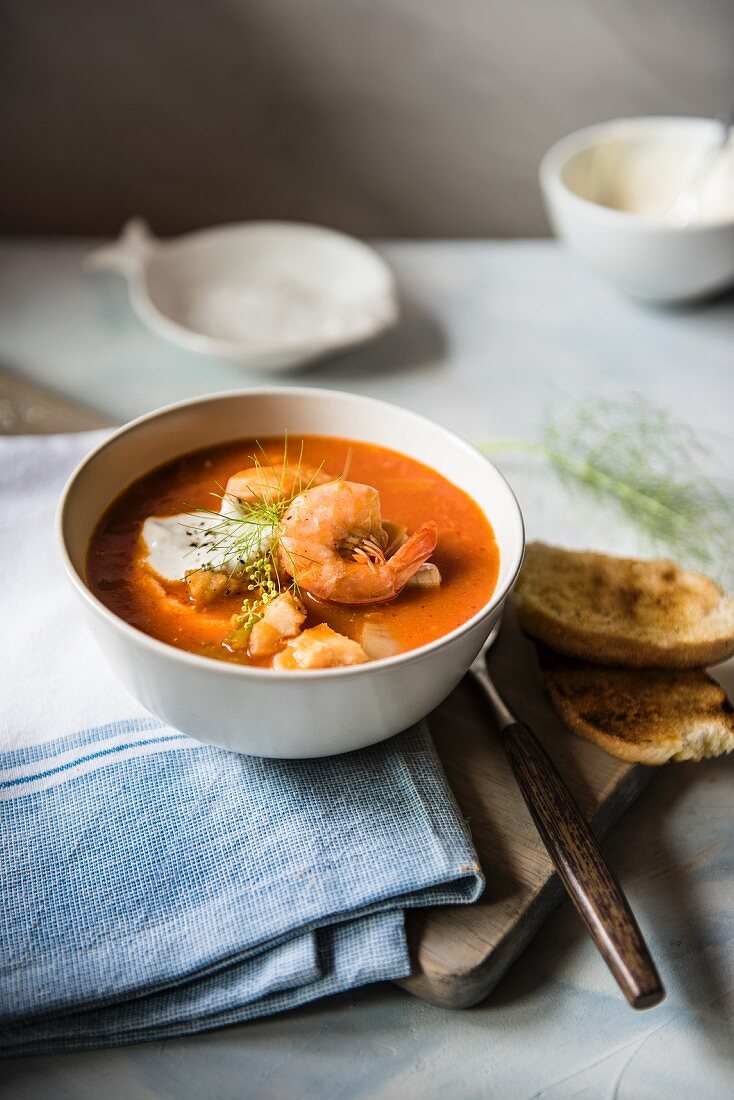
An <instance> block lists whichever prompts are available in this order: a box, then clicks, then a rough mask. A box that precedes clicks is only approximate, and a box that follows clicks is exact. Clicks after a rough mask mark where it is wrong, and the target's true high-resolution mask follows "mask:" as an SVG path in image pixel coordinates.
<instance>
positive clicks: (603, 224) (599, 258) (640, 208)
mask: <svg viewBox="0 0 734 1100" xmlns="http://www.w3.org/2000/svg"><path fill="white" fill-rule="evenodd" d="M720 138H721V127H720V125H719V124H718V123H717V122H715V121H713V120H712V119H700V118H633V119H616V120H614V121H613V122H604V123H601V124H600V125H598V126H590V127H588V128H587V129H585V130H579V131H577V132H576V133H574V134H571V135H570V136H569V137H566V138H563V139H562V140H561V141H559V142H558V143H557V144H556V145H554V146H553V147H552V148H551V149H550V150H549V152H548V153H546V155H545V157H544V158H543V161H542V163H541V166H540V183H541V188H542V191H543V196H544V199H545V204H546V209H547V212H548V217H549V219H550V222H551V225H552V226H553V229H554V230H555V232H556V233H557V234H558V236H559V237H561V238H562V239H563V240H564V241H566V243H567V244H568V245H569V247H570V248H571V249H572V250H573V251H574V252H575V253H576V254H577V255H578V256H580V257H581V259H582V260H585V261H586V263H588V264H589V266H590V267H592V268H594V269H595V270H596V271H598V272H600V273H601V274H602V275H605V276H606V277H607V278H608V279H609V280H610V281H611V282H612V283H614V284H615V286H617V287H618V288H619V289H620V290H622V291H623V292H625V293H626V294H629V295H631V296H633V297H635V298H640V299H642V300H645V301H649V302H658V303H673V302H683V301H687V300H692V299H696V298H701V297H705V296H707V295H710V294H713V293H715V292H717V291H720V290H723V289H724V288H725V287H727V286H728V285H729V284H730V283H732V282H733V281H734V155H732V153H731V151H729V152H727V154H726V155H725V157H724V158H723V159H722V160H721V161H720V162H719V163H718V164H717V166H716V171H715V173H714V174H713V175H712V178H711V182H710V185H709V186H710V187H712V188H718V189H719V191H725V192H726V194H725V195H723V196H719V197H723V198H724V199H725V200H726V201H725V202H724V204H723V205H724V207H725V209H724V212H723V213H721V214H717V215H714V216H713V217H709V218H708V219H707V220H706V221H702V222H694V223H691V224H675V222H674V221H672V220H671V219H670V217H669V211H670V208H671V207H672V206H673V204H674V203H675V200H676V197H677V195H678V194H679V193H680V192H681V190H683V189H684V188H685V187H686V185H687V184H689V182H690V180H691V178H692V175H693V172H694V171H695V169H696V166H697V165H698V164H700V163H701V158H702V156H703V155H705V151H706V150H707V149H710V148H711V147H712V146H713V145H714V144H715V143H716V142H717V141H718V140H720ZM641 188H644V189H645V192H646V194H644V195H643V194H642V191H641ZM633 192H635V193H636V196H637V209H636V210H635V211H634V212H633V211H631V210H630V209H628V208H625V209H615V208H614V207H613V206H610V205H605V203H608V202H609V201H610V196H613V197H612V198H611V201H616V199H618V198H620V197H621V198H622V200H623V201H622V205H623V206H625V207H629V206H630V205H635V199H634V197H633ZM709 197H711V196H709ZM726 207H728V209H726Z"/></svg>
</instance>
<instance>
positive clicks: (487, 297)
mask: <svg viewBox="0 0 734 1100" xmlns="http://www.w3.org/2000/svg"><path fill="white" fill-rule="evenodd" d="M90 243H91V242H80V241H73V242H68V241H67V242H48V241H39V242H30V243H29V242H5V243H4V244H2V245H1V246H0V279H1V281H2V290H1V293H0V365H2V366H5V367H8V368H10V369H12V370H14V371H16V372H18V373H20V374H23V375H25V376H26V377H28V378H31V379H33V380H35V381H38V382H42V383H45V384H46V385H49V386H54V387H56V388H57V389H60V390H62V391H63V392H65V393H67V394H70V395H73V396H75V397H77V398H80V399H82V400H84V401H85V402H87V403H88V404H90V405H94V406H97V407H98V408H100V409H103V410H105V411H107V412H108V413H110V414H112V415H113V416H114V417H116V418H120V419H122V418H128V417H130V416H133V415H135V414H138V413H141V412H143V411H146V410H149V409H151V408H154V407H156V406H158V405H161V404H164V403H167V402H169V401H173V400H176V399H178V398H183V397H187V396H190V395H195V394H199V393H204V392H206V391H211V390H222V389H227V388H232V387H236V386H238V385H242V384H247V383H248V382H249V383H251V384H262V383H263V381H265V379H264V378H263V377H262V376H257V377H252V376H248V375H246V374H243V372H242V371H241V370H240V369H239V368H237V367H231V366H222V365H218V364H216V363H211V362H206V361H203V360H197V359H194V358H193V357H189V356H187V355H185V354H183V353H180V352H178V351H176V350H175V349H173V348H171V347H169V346H167V345H166V344H164V343H162V342H160V340H159V339H158V338H157V337H154V336H153V335H151V334H150V333H148V332H147V330H146V329H145V328H144V327H143V326H142V324H141V323H140V322H139V321H138V320H137V319H136V318H135V316H134V315H133V314H132V312H131V310H130V307H129V305H128V303H127V297H126V293H125V288H124V284H123V283H122V282H121V281H120V280H118V279H116V278H115V277H113V276H97V277H94V278H93V277H90V276H87V275H84V274H83V273H82V271H81V267H80V261H81V259H82V257H83V255H84V253H85V252H86V251H87V250H88V249H89V247H90ZM383 250H384V253H385V255H386V256H387V258H388V259H389V260H390V261H391V262H392V264H393V265H394V267H395V269H396V271H397V274H398V278H399V280H400V283H401V286H402V288H403V291H404V295H405V305H406V312H405V318H404V320H403V322H402V323H401V324H400V326H399V327H398V328H397V329H396V330H395V331H394V332H393V333H391V334H390V335H388V336H387V337H385V338H383V339H382V340H380V341H378V342H377V343H374V344H373V345H371V346H369V347H366V348H364V349H361V350H359V351H357V352H352V353H350V354H348V355H344V356H342V357H340V358H338V359H336V360H332V361H330V362H326V363H322V364H319V365H317V366H316V367H313V368H311V369H310V370H309V371H308V372H307V373H304V374H302V375H297V376H290V377H289V378H288V379H283V381H286V380H292V378H293V377H295V378H297V379H298V380H300V381H301V382H302V383H303V384H306V385H322V386H333V387H336V388H342V389H349V390H355V391H359V392H361V393H366V394H372V395H376V396H381V397H385V398H388V399H390V400H393V401H396V402H398V403H400V404H404V405H407V406H410V407H411V408H414V409H416V410H418V411H421V412H424V413H426V414H428V415H430V416H433V417H435V418H437V419H439V420H441V421H442V422H443V423H445V424H446V425H448V426H449V427H451V428H454V429H455V430H457V431H459V432H460V433H461V434H463V435H465V436H466V437H467V438H469V439H472V440H475V441H479V440H482V439H485V438H488V437H491V436H496V435H512V436H518V435H521V436H527V437H528V438H532V437H533V436H534V435H535V434H536V433H537V431H538V427H539V424H540V422H541V418H542V416H543V415H544V409H546V408H548V407H550V408H551V409H556V410H557V409H559V408H561V407H563V405H564V403H566V402H567V401H568V400H569V399H570V397H572V396H576V397H587V396H591V395H593V394H603V395H605V396H608V397H619V396H625V395H626V394H628V393H629V392H630V391H635V392H637V393H641V394H643V395H644V396H646V397H648V398H650V399H651V400H654V401H656V402H658V403H661V404H664V405H666V406H667V407H669V408H670V409H672V410H673V411H674V412H675V413H677V414H679V415H680V416H682V417H684V418H685V419H687V420H688V421H689V422H691V423H692V424H694V425H695V426H696V427H697V428H699V429H700V430H702V431H703V432H705V433H706V435H707V438H708V439H709V442H710V444H711V446H712V448H713V450H714V451H715V452H716V454H717V455H718V460H719V461H720V463H723V464H725V465H726V466H727V470H728V473H729V474H730V475H731V474H732V472H734V463H732V454H733V453H734V451H733V449H732V434H733V416H734V298H732V297H728V298H722V299H719V300H718V301H716V302H713V303H711V304H709V305H707V306H705V307H702V308H697V309H686V310H682V311H677V312H675V311H652V310H649V309H643V308H640V307H638V306H636V305H634V304H632V303H630V302H627V301H625V300H624V299H622V298H620V297H618V296H617V295H616V294H615V293H614V292H613V291H612V290H610V289H609V288H607V287H606V286H605V285H604V284H603V283H601V282H599V281H597V280H596V279H595V278H594V277H593V276H591V275H590V274H588V273H586V272H585V271H583V270H582V269H581V268H579V267H577V266H576V264H575V263H574V262H573V261H572V260H571V259H570V258H569V257H568V256H567V255H566V254H565V253H564V252H563V251H562V250H561V249H560V248H558V247H557V246H556V245H555V244H552V243H550V242H502V243H496V242H474V241H472V242H438V243H427V242H415V243H407V242H395V243H390V244H385V245H384V246H383ZM538 482H540V483H541V484H543V485H545V482H544V481H543V477H542V473H541V472H539V471H537V470H535V471H534V470H532V469H531V470H527V469H525V470H522V469H519V470H518V471H517V476H516V478H515V477H513V483H514V484H515V485H516V487H517V489H518V493H519V495H520V499H521V502H522V503H523V505H524V507H525V510H526V514H527V516H528V521H529V528H530V532H531V534H544V535H546V536H548V537H551V536H552V535H553V534H554V533H555V535H556V541H572V542H573V541H576V542H578V541H579V540H580V539H581V538H582V536H583V534H584V533H585V532H587V530H588V527H586V526H584V525H583V523H581V520H580V519H579V517H578V516H577V517H576V518H575V519H574V518H573V516H572V514H571V510H570V509H569V510H562V511H560V512H559V505H558V503H557V501H556V502H555V504H554V503H553V502H552V501H551V503H550V504H549V502H548V500H547V499H546V498H547V495H548V494H547V493H546V491H545V490H543V492H542V493H539V492H538V491H537V484H538ZM534 493H535V495H534ZM541 498H542V499H541ZM582 519H583V522H584V523H588V522H591V521H590V519H589V516H588V515H587V513H586V511H585V510H584V514H583V516H582ZM559 523H560V524H561V525H562V526H564V527H565V525H566V524H567V523H568V525H569V531H571V538H570V539H565V540H564V539H563V538H562V536H561V534H559ZM594 523H595V527H594V530H595V531H596V532H597V534H598V532H603V531H604V530H606V529H607V528H609V526H610V521H609V518H608V516H605V515H604V516H597V517H596V519H595V520H594ZM574 524H575V526H574ZM611 541H614V540H611ZM723 680H724V682H725V683H727V686H728V688H729V690H730V692H731V690H732V688H733V687H734V676H733V675H732V669H731V668H730V667H727V668H726V669H725V670H724V675H723ZM605 849H606V851H607V853H608V855H609V858H610V861H611V863H612V865H613V867H614V868H615V870H616V871H617V872H618V873H619V875H620V877H621V879H622V882H623V884H624V886H625V888H626V890H627V891H628V894H629V896H630V899H631V901H632V903H633V905H634V907H635V909H636V911H637V913H638V916H639V919H640V922H641V924H642V925H643V927H644V929H645V931H646V933H647V935H648V938H649V941H650V945H651V947H652V949H653V952H654V953H655V955H656V958H657V959H658V961H659V964H660V969H661V971H662V974H663V977H664V980H665V982H666V985H667V988H668V998H667V1000H666V1001H665V1002H664V1003H663V1004H662V1005H661V1006H659V1007H658V1008H656V1009H653V1010H651V1011H649V1012H647V1013H635V1012H633V1011H632V1010H630V1009H629V1008H628V1007H627V1005H626V1004H625V1003H624V1001H623V1000H622V998H621V996H620V995H619V993H618V992H617V990H616V988H615V987H614V985H613V983H612V981H611V979H610V977H609V975H608V973H607V972H606V970H605V968H604V966H603V964H602V963H601V962H600V959H599V957H598V955H597V953H596V951H595V950H594V948H593V947H592V945H591V943H590V941H589V940H588V938H587V937H586V935H585V934H584V933H583V931H582V930H581V928H580V926H579V922H578V920H577V918H576V916H575V914H574V913H573V911H572V910H571V908H570V906H569V905H568V904H566V905H563V906H562V907H561V908H560V909H559V910H557V911H556V913H555V914H554V915H553V916H552V917H551V918H550V920H549V921H548V923H547V924H546V926H545V927H544V929H543V930H542V932H541V933H540V934H539V935H538V937H537V938H536V940H535V941H534V943H533V944H532V946H531V947H530V949H529V950H528V951H527V952H526V953H525V954H524V955H523V956H522V958H521V959H520V960H519V961H518V962H517V963H516V964H515V965H514V967H513V968H512V969H511V970H510V972H509V973H508V975H507V976H506V977H505V979H504V980H503V981H502V982H501V984H500V985H499V986H498V988H497V989H496V990H495V992H494V993H493V994H492V995H491V996H490V997H489V999H488V1000H487V1001H486V1002H485V1003H484V1004H483V1005H481V1006H480V1007H478V1008H476V1009H473V1010H470V1011H466V1012H454V1013H452V1012H448V1011H445V1010H441V1009H437V1008H432V1007H429V1006H427V1005H424V1004H422V1003H421V1002H419V1001H417V1000H414V999H413V998H411V997H409V996H408V995H407V994H405V993H403V992H401V991H400V990H398V989H395V988H393V987H390V986H384V987H376V988H372V989H369V990H361V991H357V992H355V993H353V994H351V995H349V996H343V997H340V998H337V999H335V1000H332V1001H327V1002H322V1003H320V1004H317V1005H315V1006H313V1007H311V1008H309V1009H306V1010H301V1011H298V1012H294V1013H292V1014H289V1015H286V1016H281V1017H276V1018H272V1019H269V1020H264V1021H260V1022H257V1023H254V1024H247V1025H245V1026H242V1027H236V1028H231V1029H228V1030H225V1031H221V1032H217V1033H213V1034H206V1035H200V1036H195V1037H192V1038H188V1039H182V1040H175V1041H170V1042H165V1043H153V1044H142V1045H138V1046H133V1047H127V1048H122V1049H119V1050H112V1051H98V1052H91V1053H85V1054H75V1055H54V1056H49V1057H36V1058H27V1059H22V1060H18V1061H16V1062H12V1063H4V1064H3V1065H1V1066H0V1096H2V1097H3V1098H13V1100H15V1098H18V1100H20V1098H23V1100H27V1098H33V1100H46V1098H49V1100H50V1098H61V1097H69V1098H74V1100H101V1098H105V1100H106V1098H108V1097H109V1098H115V1100H117V1098H120V1100H123V1098H124V1100H153V1098H158V1097H160V1098H173V1097H175V1098H177V1100H178V1098H186V1100H188V1098H189V1097H190V1098H192V1100H193V1098H197V1100H198V1098H201V1097H212V1098H216V1100H219V1098H230V1097H231V1098H242V1097H263V1098H280V1097H291V1096H298V1097H299V1098H301V1100H310V1098H317V1100H337V1098H345V1100H346V1098H347V1097H348V1098H349V1100H354V1098H358V1097H370V1098H377V1100H381V1098H390V1097H402V1098H406V1100H409V1098H413V1097H420V1098H432V1097H440V1098H441V1100H450V1098H453V1097H457V1098H462V1097H494V1096H496V1097H499V1098H502V1100H513V1098H517V1100H529V1098H530V1097H534V1096H542V1097H544V1098H545V1100H551V1098H552V1100H565V1098H568V1097H588V1098H589V1100H602V1098H607V1097H608V1098H612V1097H617V1098H619V1100H646V1098H650V1100H652V1098H657V1097H660V1096H662V1095H665V1096H666V1097H685V1098H686V1100H694V1098H695V1100H699V1098H702V1097H716V1098H719V1097H724V1096H727V1095H734V758H729V759H725V760H719V761H714V762H710V763H704V764H699V765H690V764H689V765H677V766H675V765H671V766H668V767H667V768H665V769H662V770H661V771H660V772H658V773H657V774H656V775H655V777H654V778H653V780H652V782H651V783H650V786H649V787H648V789H647V791H646V792H645V793H644V794H643V795H642V796H641V797H640V799H639V801H638V802H637V803H636V804H635V805H634V806H633V807H632V809H631V810H630V811H629V812H628V813H627V814H626V815H625V817H624V819H623V820H622V821H621V822H620V823H619V824H618V825H617V826H616V827H615V829H614V830H613V832H612V833H611V834H610V836H609V837H608V839H607V841H606V842H605Z"/></svg>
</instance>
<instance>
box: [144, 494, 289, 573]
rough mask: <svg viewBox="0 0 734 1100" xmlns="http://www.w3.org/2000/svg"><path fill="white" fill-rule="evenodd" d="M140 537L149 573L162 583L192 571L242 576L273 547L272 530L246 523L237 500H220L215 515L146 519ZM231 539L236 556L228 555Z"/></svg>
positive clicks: (150, 517) (198, 513)
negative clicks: (205, 570) (241, 574)
mask: <svg viewBox="0 0 734 1100" xmlns="http://www.w3.org/2000/svg"><path fill="white" fill-rule="evenodd" d="M141 537H142V539H143V543H144V545H145V548H146V557H145V561H146V564H147V566H148V568H149V569H152V570H153V572H154V573H157V574H158V576H159V577H161V578H163V580H166V581H182V580H184V578H185V577H186V574H187V573H189V572H190V571H191V570H192V569H214V570H216V571H219V572H224V573H237V572H242V571H244V569H245V568H246V567H247V565H249V564H251V563H252V562H253V561H255V560H256V559H257V558H258V557H261V556H262V554H263V553H264V552H265V551H267V550H268V549H269V547H270V546H272V543H273V537H274V531H273V528H272V527H271V526H269V525H265V524H261V523H254V522H248V521H247V519H246V516H245V512H244V510H243V509H242V507H241V506H240V505H239V503H238V501H237V499H236V498H235V497H229V496H224V497H223V499H222V505H221V508H220V510H219V513H206V512H190V513H186V512H182V513H180V514H179V515H175V516H148V517H147V519H146V520H145V521H144V523H143V527H142V531H141ZM235 539H236V541H237V546H238V547H239V548H240V550H239V553H234V552H233V551H234V540H235ZM243 547H244V548H245V549H244V552H243V550H242V548H243Z"/></svg>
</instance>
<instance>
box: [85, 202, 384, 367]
mask: <svg viewBox="0 0 734 1100" xmlns="http://www.w3.org/2000/svg"><path fill="white" fill-rule="evenodd" d="M86 266H87V267H88V268H89V269H90V270H111V271H116V272H118V273H119V274H121V275H123V276H124V277H125V278H126V279H127V281H128V287H129V291H130V298H131V301H132V304H133V307H134V309H135V311H136V312H137V314H138V315H139V317H140V318H141V320H143V321H144V322H145V324H147V325H148V326H149V327H150V328H151V329H153V331H154V332H156V333H158V335H160V336H163V337H164V338H165V339H167V340H170V341H172V342H173V343H175V344H178V345H179V346H180V347H183V348H186V350H187V351H191V352H194V353H196V354H200V355H205V356H208V357H210V358H216V359H224V360H227V361H230V362H235V363H239V364H241V365H242V366H246V367H249V368H251V369H253V370H268V371H271V370H284V369H289V368H293V367H296V366H304V365H305V364H307V363H310V362H312V361H313V360H314V359H318V358H321V357H322V356H325V355H330V354H331V353H333V352H336V351H339V350H342V349H345V348H348V347H353V346H355V345H357V344H362V343H364V342H365V341H366V340H371V339H372V338H373V337H375V336H377V335H379V334H380V333H381V332H383V331H384V330H385V329H387V328H389V327H390V326H391V325H392V324H394V323H395V321H396V320H397V317H398V304H397V293H396V289H395V280H394V278H393V275H392V272H391V270H390V268H389V267H388V266H387V264H386V263H385V261H384V260H383V259H382V257H381V256H380V255H379V253H377V252H376V251H375V250H374V249H373V248H370V246H369V245H367V244H365V243H364V242H362V241H358V240H356V239H355V238H354V237H348V236H346V235H345V234H344V233H338V232H337V231H336V230H334V229H326V228H323V227H322V226H318V225H306V224H303V223H300V222H283V221H267V222H266V221H263V222H257V221H253V222H244V223H242V224H241V225H230V226H220V227H218V228H216V229H202V230H199V231H197V232H195V233H188V234H186V235H185V236H183V237H176V238H174V239H171V240H166V241H159V240H156V238H155V237H153V235H152V234H151V232H150V229H149V228H148V226H147V225H146V224H145V222H144V221H142V220H141V219H139V218H134V219H133V220H132V221H130V222H128V223H127V225H126V226H125V228H124V229H123V232H122V234H121V236H120V239H119V240H118V241H116V242H115V243H114V244H112V245H108V246H106V247H103V248H99V249H97V250H95V251H94V252H92V253H91V254H90V255H89V256H88V257H87V261H86Z"/></svg>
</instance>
